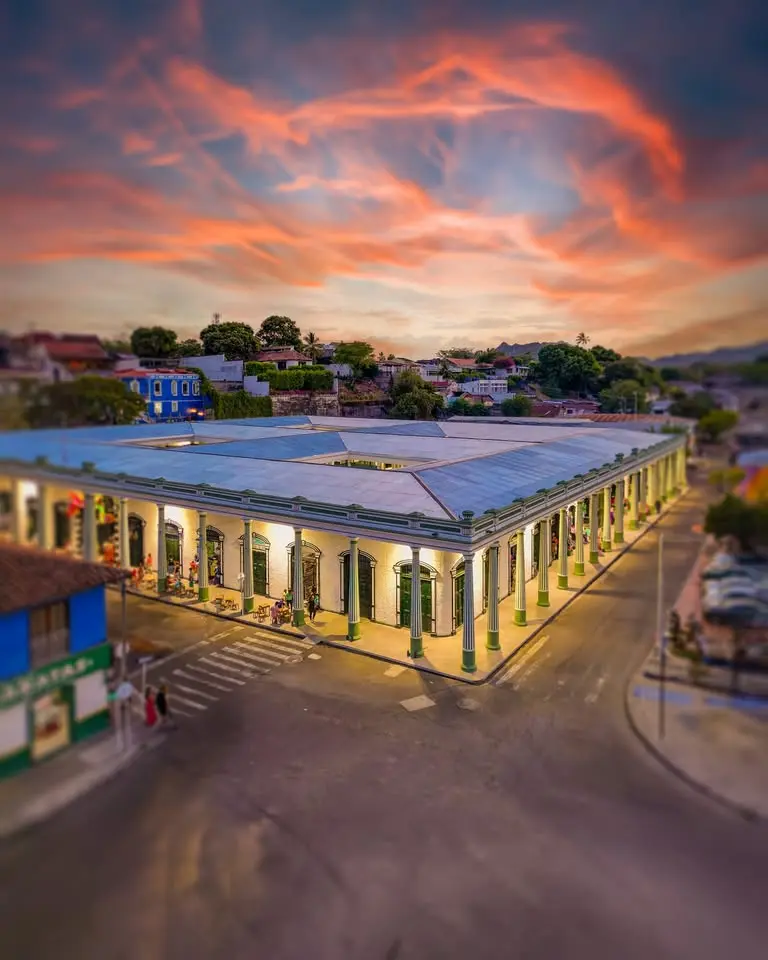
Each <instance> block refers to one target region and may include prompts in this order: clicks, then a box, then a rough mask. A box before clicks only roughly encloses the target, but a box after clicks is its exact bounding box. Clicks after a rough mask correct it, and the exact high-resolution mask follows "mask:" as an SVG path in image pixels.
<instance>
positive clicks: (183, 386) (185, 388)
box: [181, 380, 189, 397]
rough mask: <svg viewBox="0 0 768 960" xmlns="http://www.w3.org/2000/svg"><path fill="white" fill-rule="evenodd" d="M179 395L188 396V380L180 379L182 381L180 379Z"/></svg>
mask: <svg viewBox="0 0 768 960" xmlns="http://www.w3.org/2000/svg"><path fill="white" fill-rule="evenodd" d="M181 395H182V397H188V396H189V380H182V381H181Z"/></svg>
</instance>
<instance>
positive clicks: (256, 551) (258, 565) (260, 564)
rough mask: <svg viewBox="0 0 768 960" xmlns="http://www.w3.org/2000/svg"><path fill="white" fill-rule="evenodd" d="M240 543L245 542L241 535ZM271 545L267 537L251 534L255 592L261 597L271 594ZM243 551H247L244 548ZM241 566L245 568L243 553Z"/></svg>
mask: <svg viewBox="0 0 768 960" xmlns="http://www.w3.org/2000/svg"><path fill="white" fill-rule="evenodd" d="M240 543H241V544H243V545H244V544H245V540H244V538H243V537H240ZM269 547H270V543H269V540H267V538H266V537H262V536H261V535H260V534H258V533H252V534H251V563H252V569H253V592H254V594H257V595H258V596H260V597H268V596H269ZM242 553H243V554H244V553H245V551H244V549H243V551H242ZM240 566H241V568H242V569H243V570H244V569H245V558H244V555H241V558H240Z"/></svg>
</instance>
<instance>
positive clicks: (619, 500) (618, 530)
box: [613, 480, 624, 543]
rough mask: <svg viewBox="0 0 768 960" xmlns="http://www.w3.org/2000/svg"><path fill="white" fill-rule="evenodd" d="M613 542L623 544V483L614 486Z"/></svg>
mask: <svg viewBox="0 0 768 960" xmlns="http://www.w3.org/2000/svg"><path fill="white" fill-rule="evenodd" d="M613 542H614V543H624V481H623V480H619V481H618V483H617V484H616V526H615V529H614V531H613Z"/></svg>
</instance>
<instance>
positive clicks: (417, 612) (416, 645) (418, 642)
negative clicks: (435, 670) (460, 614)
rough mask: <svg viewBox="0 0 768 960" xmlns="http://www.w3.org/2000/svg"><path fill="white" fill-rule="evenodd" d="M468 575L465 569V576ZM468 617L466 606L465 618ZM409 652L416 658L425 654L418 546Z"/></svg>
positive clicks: (413, 557) (414, 554)
mask: <svg viewBox="0 0 768 960" xmlns="http://www.w3.org/2000/svg"><path fill="white" fill-rule="evenodd" d="M466 575H467V574H466V570H465V571H464V576H465V577H466ZM465 587H466V581H465ZM466 619H467V611H466V608H465V610H464V620H465V621H466ZM408 653H409V655H410V656H411V657H413V658H414V659H416V658H418V657H423V656H424V641H423V639H422V633H421V550H420V549H419V548H418V547H411V646H410V649H409V651H408Z"/></svg>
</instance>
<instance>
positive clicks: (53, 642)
mask: <svg viewBox="0 0 768 960" xmlns="http://www.w3.org/2000/svg"><path fill="white" fill-rule="evenodd" d="M40 619H43V620H44V621H45V622H44V627H45V629H44V630H39V629H36V627H38V626H39V625H40V624H39V622H36V621H39V620H40ZM57 620H58V622H57ZM71 646H72V635H71V617H70V609H69V601H68V600H57V601H54V602H53V603H46V604H42V605H41V606H39V607H33V608H32V609H31V610H30V611H29V620H28V622H27V649H28V651H29V669H30V671H34V670H41V669H43V668H44V667H47V666H50V664H52V663H57V662H58V661H59V660H66V658H67V657H68V656H70V654H71V652H72V651H71Z"/></svg>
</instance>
